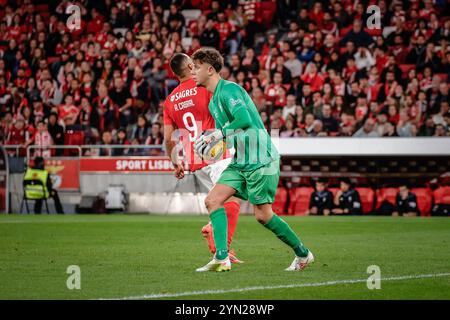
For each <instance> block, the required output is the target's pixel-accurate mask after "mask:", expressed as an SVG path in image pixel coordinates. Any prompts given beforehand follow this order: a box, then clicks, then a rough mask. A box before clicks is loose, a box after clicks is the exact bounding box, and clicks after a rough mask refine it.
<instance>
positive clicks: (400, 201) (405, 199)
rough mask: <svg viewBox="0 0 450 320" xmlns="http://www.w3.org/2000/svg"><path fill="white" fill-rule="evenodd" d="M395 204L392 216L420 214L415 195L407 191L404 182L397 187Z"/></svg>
mask: <svg viewBox="0 0 450 320" xmlns="http://www.w3.org/2000/svg"><path fill="white" fill-rule="evenodd" d="M395 202H396V206H395V209H394V212H393V213H392V215H393V216H399V215H400V216H404V217H414V216H417V215H420V211H419V207H418V205H417V197H416V195H415V194H414V193H412V192H411V191H409V188H408V186H407V185H406V184H403V185H401V186H400V187H399V191H398V193H397V196H396V200H395Z"/></svg>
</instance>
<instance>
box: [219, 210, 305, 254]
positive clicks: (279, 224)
mask: <svg viewBox="0 0 450 320" xmlns="http://www.w3.org/2000/svg"><path fill="white" fill-rule="evenodd" d="M264 227H266V228H267V229H269V230H270V231H272V232H273V233H275V235H276V236H277V237H278V239H280V240H281V241H283V242H284V243H286V244H287V245H288V246H290V247H291V248H292V249H293V250H294V252H295V254H296V255H297V256H298V257H306V256H307V255H308V251H309V250H308V248H306V247H305V246H304V245H303V243H302V242H301V241H300V239H299V238H298V237H297V235H296V234H295V232H294V231H292V229H291V227H289V225H288V224H287V223H286V222H285V221H284V220H283V219H281V218H280V217H279V216H277V215H276V214H274V215H273V217H272V219H270V221H269V222H268V223H266V224H265V225H264ZM214 240H215V239H214Z"/></svg>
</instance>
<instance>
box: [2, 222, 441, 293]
mask: <svg viewBox="0 0 450 320" xmlns="http://www.w3.org/2000/svg"><path fill="white" fill-rule="evenodd" d="M286 220H287V221H288V222H289V223H290V225H291V226H292V227H293V229H294V230H295V231H296V232H297V233H298V234H299V235H300V237H301V239H302V240H303V241H304V243H305V244H306V245H307V246H309V247H310V248H311V250H312V251H313V253H314V254H315V256H316V262H315V263H314V264H313V265H312V266H311V267H309V268H307V269H306V270H305V271H303V272H291V273H290V272H285V271H284V268H286V267H287V266H288V265H289V264H290V263H291V261H292V259H293V254H292V252H291V250H290V249H289V248H288V247H287V246H286V245H284V244H283V243H282V242H281V241H279V240H278V239H276V238H275V236H273V235H272V234H271V233H270V232H269V231H268V230H266V229H265V228H263V227H262V226H260V225H259V224H258V223H257V222H256V221H255V220H254V218H253V217H249V216H241V217H240V220H239V223H238V227H237V231H236V235H235V241H234V244H233V247H234V248H235V250H236V252H237V255H238V257H239V258H241V259H243V260H245V264H243V265H233V270H232V271H231V272H227V273H196V272H195V268H197V267H199V266H201V265H203V264H205V263H206V262H208V261H209V259H210V255H209V252H208V250H207V246H206V244H205V241H204V240H203V238H202V237H201V234H200V228H201V227H202V226H203V225H204V224H205V223H206V222H207V217H206V216H124V215H102V216H100V215H92V216H90V215H66V216H56V215H41V216H33V215H30V216H26V215H8V216H6V215H3V216H0V299H96V298H121V297H129V296H142V295H145V294H164V293H166V294H172V293H180V292H191V291H205V290H221V289H223V290H227V289H234V288H245V287H253V286H277V285H289V284H303V283H317V282H325V281H339V280H350V279H367V277H368V276H369V275H368V274H367V267H368V266H369V265H378V266H379V267H380V268H381V277H382V278H385V277H395V276H410V275H422V274H437V273H447V272H450V219H448V218H412V219H408V218H391V217H287V218H286ZM69 265H78V266H80V268H81V290H68V289H67V287H66V280H67V278H68V276H69V275H68V274H66V269H67V267H68V266H69ZM181 299H450V277H449V276H445V277H436V278H426V279H411V280H400V281H385V282H383V281H382V282H381V290H368V289H367V286H366V283H365V282H361V283H353V284H338V285H333V286H320V287H302V288H289V289H285V288H284V289H271V290H257V291H249V292H239V293H222V294H206V295H192V296H183V297H181Z"/></svg>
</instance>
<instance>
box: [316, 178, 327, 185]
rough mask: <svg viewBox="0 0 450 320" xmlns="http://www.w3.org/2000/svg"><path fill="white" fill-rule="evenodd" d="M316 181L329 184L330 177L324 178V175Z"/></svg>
mask: <svg viewBox="0 0 450 320" xmlns="http://www.w3.org/2000/svg"><path fill="white" fill-rule="evenodd" d="M316 182H319V183H323V184H327V183H328V179H327V178H324V177H320V178H318V179H317V180H316Z"/></svg>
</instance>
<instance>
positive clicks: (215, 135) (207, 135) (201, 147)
mask: <svg viewBox="0 0 450 320" xmlns="http://www.w3.org/2000/svg"><path fill="white" fill-rule="evenodd" d="M223 138H224V136H223V133H222V130H220V129H215V130H208V131H205V132H203V133H202V135H201V136H200V137H198V139H197V140H196V141H195V143H194V150H195V152H196V153H197V154H198V155H199V156H200V157H202V158H203V155H204V154H205V152H207V151H208V150H209V149H210V148H211V147H212V146H210V144H211V143H212V142H215V141H220V140H223ZM208 146H209V147H208Z"/></svg>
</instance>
